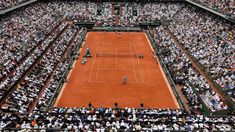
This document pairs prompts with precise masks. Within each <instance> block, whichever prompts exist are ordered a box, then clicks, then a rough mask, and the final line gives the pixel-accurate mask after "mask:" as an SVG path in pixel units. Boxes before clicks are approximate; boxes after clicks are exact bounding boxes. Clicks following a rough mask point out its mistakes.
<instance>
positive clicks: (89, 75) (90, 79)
mask: <svg viewBox="0 0 235 132" xmlns="http://www.w3.org/2000/svg"><path fill="white" fill-rule="evenodd" d="M98 46H99V44H97V46H96V49H95V51H96V52H97V48H98ZM96 52H95V53H96ZM95 60H96V59H95V58H94V60H93V65H92V68H91V72H90V75H89V79H88V82H89V81H90V80H91V75H92V72H93V69H94V65H95Z"/></svg>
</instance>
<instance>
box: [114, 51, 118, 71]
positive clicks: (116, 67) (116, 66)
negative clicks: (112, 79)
mask: <svg viewBox="0 0 235 132" xmlns="http://www.w3.org/2000/svg"><path fill="white" fill-rule="evenodd" d="M117 53H118V51H117V48H116V64H115V69H116V70H117V69H118V61H117Z"/></svg>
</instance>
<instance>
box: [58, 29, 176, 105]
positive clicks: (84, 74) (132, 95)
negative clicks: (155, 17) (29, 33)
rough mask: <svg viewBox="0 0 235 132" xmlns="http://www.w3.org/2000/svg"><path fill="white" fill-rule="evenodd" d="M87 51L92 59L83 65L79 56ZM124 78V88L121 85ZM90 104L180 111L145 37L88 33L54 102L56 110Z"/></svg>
mask: <svg viewBox="0 0 235 132" xmlns="http://www.w3.org/2000/svg"><path fill="white" fill-rule="evenodd" d="M86 48H90V50H91V53H92V57H91V58H88V59H87V63H86V64H84V65H82V64H81V60H82V55H83V54H84V52H85V50H86ZM124 76H127V77H128V81H127V84H122V81H123V77H124ZM89 102H91V103H92V104H93V105H94V106H95V107H112V106H113V104H114V103H115V102H117V103H118V104H119V106H120V107H135V108H137V107H139V105H140V103H144V105H145V107H149V108H172V109H175V108H179V106H178V103H177V101H176V99H175V97H174V95H173V92H172V91H171V88H170V87H169V84H168V82H167V80H166V78H165V77H164V74H163V72H162V70H161V67H160V65H159V64H158V63H157V62H156V59H155V58H154V57H153V53H152V50H151V47H150V45H149V43H148V40H147V37H146V36H145V33H140V32H130V33H129V32H122V33H121V34H120V35H119V34H118V33H115V32H89V33H88V35H87V37H86V40H85V42H84V45H83V48H82V50H81V57H80V58H79V59H78V60H77V61H76V62H75V64H74V66H73V69H72V70H71V72H70V74H69V76H68V82H67V83H65V85H64V87H63V88H62V90H61V93H60V95H59V97H58V98H57V101H56V104H55V106H56V107H83V106H87V105H88V103H89Z"/></svg>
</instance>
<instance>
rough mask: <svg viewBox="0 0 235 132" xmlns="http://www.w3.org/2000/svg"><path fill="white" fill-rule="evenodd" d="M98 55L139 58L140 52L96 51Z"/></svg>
mask: <svg viewBox="0 0 235 132" xmlns="http://www.w3.org/2000/svg"><path fill="white" fill-rule="evenodd" d="M96 57H121V58H137V57H138V54H132V53H117V54H116V53H96Z"/></svg>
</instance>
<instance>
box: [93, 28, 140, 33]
mask: <svg viewBox="0 0 235 132" xmlns="http://www.w3.org/2000/svg"><path fill="white" fill-rule="evenodd" d="M93 30H94V31H109V32H113V31H123V32H139V31H141V28H140V27H93Z"/></svg>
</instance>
